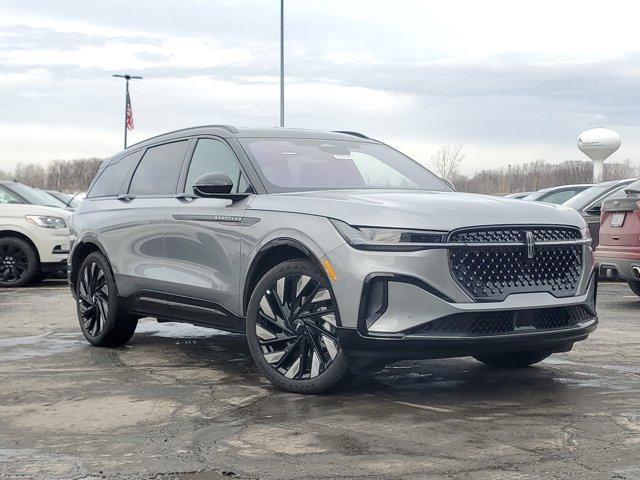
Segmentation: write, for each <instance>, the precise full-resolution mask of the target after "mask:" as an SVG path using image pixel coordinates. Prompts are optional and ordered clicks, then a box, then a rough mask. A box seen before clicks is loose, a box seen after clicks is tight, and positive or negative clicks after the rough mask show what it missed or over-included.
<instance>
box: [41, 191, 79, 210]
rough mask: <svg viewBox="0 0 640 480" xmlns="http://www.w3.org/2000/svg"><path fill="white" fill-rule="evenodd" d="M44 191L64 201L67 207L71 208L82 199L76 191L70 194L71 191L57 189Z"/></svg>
mask: <svg viewBox="0 0 640 480" xmlns="http://www.w3.org/2000/svg"><path fill="white" fill-rule="evenodd" d="M45 192H47V193H48V194H49V195H51V196H53V197H56V198H57V199H58V200H60V201H61V202H62V203H64V204H65V205H66V206H67V207H68V208H71V209H75V208H76V207H77V206H78V205H80V202H81V201H82V199H81V198H80V196H79V195H78V194H77V193H76V194H71V193H65V192H58V191H57V190H45Z"/></svg>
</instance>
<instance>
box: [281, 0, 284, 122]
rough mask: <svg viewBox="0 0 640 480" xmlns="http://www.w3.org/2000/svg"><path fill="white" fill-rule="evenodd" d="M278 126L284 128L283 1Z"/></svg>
mask: <svg viewBox="0 0 640 480" xmlns="http://www.w3.org/2000/svg"><path fill="white" fill-rule="evenodd" d="M280 126H281V127H284V0H280Z"/></svg>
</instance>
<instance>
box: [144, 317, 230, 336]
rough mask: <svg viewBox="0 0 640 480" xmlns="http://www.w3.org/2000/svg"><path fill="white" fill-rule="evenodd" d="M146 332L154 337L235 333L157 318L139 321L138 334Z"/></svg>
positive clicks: (227, 334)
mask: <svg viewBox="0 0 640 480" xmlns="http://www.w3.org/2000/svg"><path fill="white" fill-rule="evenodd" d="M138 333H146V334H150V335H153V336H154V337H162V338H210V337H220V336H225V335H226V336H229V335H235V334H233V333H229V332H224V331H222V330H216V329H215V328H206V327H197V326H195V325H190V324H188V323H177V322H162V323H159V322H156V321H155V320H142V321H140V322H138V328H136V334H138Z"/></svg>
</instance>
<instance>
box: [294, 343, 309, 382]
mask: <svg viewBox="0 0 640 480" xmlns="http://www.w3.org/2000/svg"><path fill="white" fill-rule="evenodd" d="M299 352H300V356H299V357H298V358H299V360H300V366H299V367H298V372H297V373H296V375H295V377H294V378H302V377H303V376H304V373H305V370H306V369H307V355H308V353H309V349H308V346H307V340H306V338H304V337H303V338H302V340H301V341H300V347H299Z"/></svg>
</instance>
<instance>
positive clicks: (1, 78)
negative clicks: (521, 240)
mask: <svg viewBox="0 0 640 480" xmlns="http://www.w3.org/2000/svg"><path fill="white" fill-rule="evenodd" d="M5 3H6V6H5V8H4V10H5V12H9V14H10V15H12V16H14V17H15V18H16V19H18V21H17V22H15V24H13V25H10V26H5V27H0V34H2V36H1V37H0V38H1V39H2V41H1V42H0V82H4V83H2V84H1V85H3V86H2V89H3V112H4V113H5V117H7V118H11V119H12V122H13V123H15V124H20V123H24V124H25V125H27V124H28V125H33V124H38V125H41V126H42V128H46V126H47V125H50V124H53V125H60V124H65V125H71V126H76V125H77V126H78V127H79V128H82V127H83V126H87V125H90V126H93V127H95V128H96V129H98V130H100V129H104V130H105V131H106V130H108V129H111V128H112V126H111V125H112V123H113V121H114V119H119V118H120V116H121V109H122V105H121V84H120V83H119V82H116V81H115V80H113V79H111V77H110V76H111V74H112V73H116V70H120V69H124V68H128V66H127V65H121V66H120V67H118V69H116V68H115V67H114V66H113V65H112V63H109V62H107V60H108V59H105V63H104V65H102V64H101V63H100V62H96V61H92V62H84V63H83V62H78V61H77V58H78V57H77V56H74V55H69V56H68V57H65V56H64V55H63V56H61V57H60V58H58V59H57V60H56V61H49V60H50V59H49V58H48V57H47V56H46V55H44V56H43V57H42V59H41V61H40V63H39V62H38V61H36V60H33V61H29V62H26V61H25V58H28V55H29V54H30V53H33V52H38V51H42V52H48V51H52V50H54V51H57V52H70V53H73V52H77V51H78V50H79V49H82V48H87V47H93V48H96V49H99V48H109V47H110V46H113V45H115V44H126V45H133V47H127V48H132V49H133V50H132V51H131V53H132V55H133V58H134V59H135V60H136V61H137V62H138V64H139V66H137V67H136V68H135V73H136V74H140V75H142V76H144V77H145V80H144V81H143V82H141V83H139V84H135V85H134V86H132V95H133V98H134V111H135V112H136V115H139V118H140V119H141V121H140V122H139V123H138V125H140V126H141V128H145V129H146V130H148V131H150V132H153V133H158V132H159V131H162V129H168V128H173V127H174V126H183V125H185V124H186V125H189V124H193V123H195V122H199V121H203V122H206V121H207V119H212V120H215V121H224V120H225V118H222V117H223V116H226V117H227V118H228V120H227V121H229V122H231V121H233V122H238V123H241V124H247V125H258V124H267V125H268V124H275V123H276V120H277V117H276V115H277V84H276V83H275V79H276V77H277V73H278V63H277V62H278V50H277V46H278V45H277V40H278V38H277V33H278V32H277V9H276V8H274V2H264V1H249V0H248V1H221V2H217V3H215V4H213V3H211V2H200V1H192V2H179V3H172V2H152V1H149V0H143V1H136V2H130V1H119V0H118V1H110V2H90V3H89V2H84V3H78V2H77V1H73V0H59V1H57V2H45V1H37V0H20V1H15V0H7V1H6V2H5ZM288 5H290V7H288V10H287V12H288V17H287V20H288V29H287V37H286V38H287V63H286V67H287V75H288V76H287V82H288V88H292V87H293V86H295V85H296V84H310V85H311V84H313V85H325V86H339V87H343V88H365V89H370V90H372V91H375V92H382V93H383V94H385V95H388V96H389V97H388V98H389V99H394V98H397V99H409V103H408V104H404V103H402V102H399V103H400V104H401V106H400V107H398V108H389V109H384V108H379V109H377V110H376V109H374V110H373V111H370V110H367V109H366V108H363V109H362V110H361V109H359V108H358V106H357V105H356V106H354V107H352V108H350V109H348V110H345V109H343V108H339V107H340V106H339V105H338V106H337V107H336V106H333V107H329V106H327V107H326V108H324V107H322V108H315V109H314V108H311V107H310V106H309V105H316V103H314V102H315V101H316V100H317V99H315V98H312V95H313V94H310V96H309V98H305V97H304V96H302V97H298V102H299V103H298V104H295V105H294V104H291V103H289V104H288V105H287V113H288V119H289V121H290V124H291V125H296V126H305V127H317V128H338V127H340V128H358V129H363V130H366V131H369V132H372V134H374V135H378V136H384V137H394V136H397V137H398V138H404V139H409V140H414V141H426V142H431V143H437V142H456V143H465V144H472V143H477V144H495V145H501V146H505V145H507V146H508V145H517V144H518V143H539V144H548V145H555V144H557V145H560V144H566V142H567V139H571V141H573V139H574V138H575V136H576V134H577V133H578V132H579V131H580V130H581V129H583V128H587V127H589V126H592V125H594V124H599V123H607V124H609V125H620V126H629V127H632V128H636V127H638V126H640V112H638V109H637V105H638V103H639V101H640V91H639V90H638V88H637V81H638V73H637V72H640V54H638V53H636V52H633V51H627V52H626V53H624V54H623V53H622V52H621V53H620V54H619V55H615V56H613V57H611V58H607V57H600V58H598V59H596V60H592V61H589V62H587V61H585V60H583V61H581V62H569V61H566V60H565V59H560V60H558V59H556V58H555V56H554V52H548V53H546V54H532V53H518V52H513V53H509V54H504V53H498V54H495V55H492V56H490V57H487V58H481V59H477V60H471V61H466V60H460V59H456V58H452V57H450V56H448V57H447V56H446V55H445V54H444V53H442V52H440V51H439V50H438V49H437V48H435V47H434V48H433V49H431V50H429V49H426V50H425V49H419V48H412V47H411V45H410V40H408V39H405V38H404V37H403V33H404V32H403V29H402V26H401V25H397V24H392V23H389V22H387V23H385V22H383V21H380V22H377V23H374V24H366V23H363V22H360V21H359V20H360V19H359V18H358V17H357V16H355V17H354V16H353V15H352V16H349V15H344V16H343V15H339V14H336V13H335V12H336V10H335V8H334V9H331V8H327V9H326V10H322V8H321V7H322V5H324V4H323V3H322V2H321V3H312V2H295V3H294V2H288ZM331 5H333V6H334V7H335V5H336V3H335V2H334V3H331ZM338 5H339V4H338ZM23 18H24V21H23V20H22V19H23ZM33 18H36V19H42V18H44V19H49V20H51V19H53V20H55V21H59V22H60V24H61V25H62V26H64V25H65V24H66V23H65V22H71V23H74V22H75V23H77V22H80V23H81V24H82V25H88V28H76V29H75V30H77V31H67V30H65V29H64V28H63V27H60V28H55V27H52V26H48V27H43V26H41V25H39V24H38V22H36V21H33V20H32V19H33ZM45 23H46V22H45ZM75 23H74V24H75ZM92 26H93V27H95V28H93V27H92ZM172 38H183V39H185V41H186V42H189V41H193V42H196V41H200V39H203V38H204V39H207V40H210V41H211V42H212V43H213V44H215V45H216V46H217V47H219V48H220V49H240V50H242V51H246V52H249V53H250V55H251V57H250V60H249V61H240V60H238V61H234V58H233V54H231V58H230V60H229V59H227V60H224V61H221V62H219V63H218V62H214V63H213V65H214V66H211V65H212V63H211V60H216V59H215V58H214V59H212V58H202V62H201V63H202V64H199V63H200V62H198V61H197V60H195V61H194V60H193V59H191V60H190V61H184V62H183V61H181V60H182V59H181V58H177V59H176V58H174V57H172V56H171V55H172V53H171V52H170V51H168V50H166V48H165V44H164V43H163V41H165V40H167V39H172ZM469 41H473V39H469ZM194 45H195V44H194ZM98 51H99V50H98ZM180 52H182V51H180ZM335 52H338V53H345V52H346V53H350V54H351V55H352V56H353V57H355V58H357V57H358V55H362V56H363V58H364V57H367V58H370V59H373V60H372V61H369V62H362V63H358V62H346V63H344V64H337V63H336V62H335V61H331V60H330V58H331V56H330V55H329V54H330V53H335ZM183 53H189V52H188V51H185V52H183ZM221 55H222V54H221ZM225 58H226V57H225ZM91 60H95V59H91ZM13 77H16V80H15V81H12V80H11V79H12V78H13ZM194 78H200V79H204V80H203V81H204V82H205V83H202V81H200V82H199V83H197V85H198V86H199V87H198V88H200V90H198V89H195V88H194V87H193V85H195V84H196V83H194V80H193V79H194ZM207 81H210V82H211V85H212V87H211V89H215V88H220V83H219V82H225V84H229V85H233V86H235V87H237V88H238V89H240V91H241V92H245V91H246V92H249V93H248V94H247V97H246V99H245V98H244V97H243V95H244V94H237V95H236V96H234V97H233V98H229V99H227V98H218V97H216V96H215V92H212V91H208V88H207V86H206V82H207ZM152 82H155V83H152ZM265 85H266V86H267V89H266V90H264V91H265V92H267V93H268V95H271V96H270V97H269V98H260V99H258V100H259V102H258V104H256V100H255V98H254V97H252V96H251V95H257V94H256V93H255V91H254V90H253V89H254V87H255V88H260V87H264V86H265ZM271 87H273V88H271ZM243 89H244V90H243ZM152 91H153V92H155V93H156V94H157V95H158V96H157V97H155V98H151V97H150V95H151V93H150V92H152ZM260 92H263V90H260ZM327 92H331V93H326V95H334V93H333V92H334V91H333V90H330V89H329V90H327ZM363 98H365V97H363ZM372 98H374V99H375V98H378V97H372ZM386 98H387V97H385V99H386ZM307 101H308V104H307ZM332 101H333V99H332V98H330V97H328V98H327V104H331V102H332ZM366 101H367V100H366V99H364V100H363V102H366ZM373 101H378V100H373ZM141 105H144V108H145V110H142V109H141V108H142V107H141ZM363 107H366V105H364V106H363ZM178 124H179V125H178ZM113 130H115V131H116V132H117V131H119V126H118V128H114V129H113ZM69 142H76V144H77V145H84V146H82V147H78V148H81V149H82V148H84V149H86V150H87V153H93V152H89V150H90V149H91V148H92V145H91V144H90V143H86V144H84V143H82V142H83V139H82V138H70V139H69ZM39 148H42V146H41V145H40V146H39ZM103 148H104V147H103ZM71 150H73V151H76V150H77V148H75V147H74V149H70V151H71ZM98 154H100V152H98ZM12 155H13V153H12V152H11V151H3V150H2V147H1V146H0V162H5V163H8V162H11V161H12V158H13V157H12ZM0 167H1V165H0Z"/></svg>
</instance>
